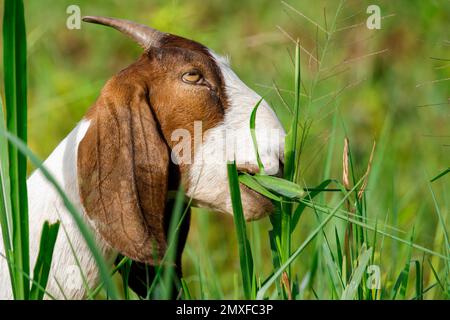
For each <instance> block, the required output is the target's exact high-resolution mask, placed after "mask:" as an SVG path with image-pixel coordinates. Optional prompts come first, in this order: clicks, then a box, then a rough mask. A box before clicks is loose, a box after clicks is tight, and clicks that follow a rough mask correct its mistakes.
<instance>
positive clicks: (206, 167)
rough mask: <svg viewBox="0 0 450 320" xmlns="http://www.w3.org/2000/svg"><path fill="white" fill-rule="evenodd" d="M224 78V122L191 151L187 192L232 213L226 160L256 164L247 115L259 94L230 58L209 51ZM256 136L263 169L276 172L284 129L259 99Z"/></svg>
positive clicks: (282, 144) (197, 199) (248, 115)
mask: <svg viewBox="0 0 450 320" xmlns="http://www.w3.org/2000/svg"><path fill="white" fill-rule="evenodd" d="M212 55H213V57H214V58H215V60H216V62H217V64H218V65H219V67H220V69H221V71H222V75H223V77H224V80H225V87H226V94H227V96H228V100H229V104H230V105H229V107H228V109H227V110H226V112H225V118H224V120H223V123H221V124H220V125H219V126H217V127H215V128H213V129H210V130H209V131H207V132H205V134H204V136H203V143H202V144H201V146H199V150H198V152H195V154H194V161H193V164H192V169H191V172H190V188H189V190H188V191H187V194H188V196H193V198H194V199H195V200H196V201H197V202H198V203H199V204H200V205H203V206H207V207H211V206H210V205H209V204H214V207H213V209H215V210H219V211H222V212H227V213H232V207H231V201H230V195H229V188H228V178H227V169H226V162H227V160H233V158H234V159H235V160H236V164H237V165H238V166H239V165H251V166H253V167H257V159H256V153H255V151H254V146H253V141H252V137H251V132H250V116H251V113H252V111H253V108H254V107H255V105H256V103H257V102H258V101H259V100H260V99H261V97H260V96H259V95H258V94H257V93H256V92H254V91H253V90H252V89H250V88H249V87H247V86H246V85H245V84H244V83H243V82H242V81H241V79H239V77H238V76H237V75H236V74H235V73H234V72H233V70H231V67H230V65H229V61H228V59H226V58H223V57H221V56H219V55H217V54H215V53H213V52H212ZM255 123H256V127H255V128H256V140H257V144H258V151H259V155H260V157H261V161H262V163H263V165H264V169H265V171H266V173H268V174H276V173H277V172H278V170H279V162H280V161H281V162H283V160H284V159H283V155H284V139H285V136H286V133H285V131H284V129H283V127H282V125H281V123H280V121H279V120H278V118H277V117H276V115H275V113H274V112H273V110H272V109H271V108H270V107H269V105H268V104H267V102H266V101H264V100H263V101H262V102H261V104H260V106H259V108H258V111H257V113H256V122H255Z"/></svg>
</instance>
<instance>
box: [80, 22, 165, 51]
mask: <svg viewBox="0 0 450 320" xmlns="http://www.w3.org/2000/svg"><path fill="white" fill-rule="evenodd" d="M83 21H85V22H91V23H97V24H102V25H104V26H108V27H113V28H114V29H116V30H119V31H120V32H122V33H123V34H125V35H127V36H128V37H130V38H131V39H133V40H134V41H136V42H137V43H138V44H139V45H140V46H141V47H142V48H144V49H145V50H147V49H149V48H150V47H157V46H158V44H159V42H160V40H161V39H162V38H163V37H164V35H165V34H164V33H162V32H161V31H158V30H155V29H153V28H150V27H147V26H145V25H143V24H139V23H135V22H132V21H129V20H124V19H116V18H107V17H97V16H85V17H83Z"/></svg>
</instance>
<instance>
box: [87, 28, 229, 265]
mask: <svg viewBox="0 0 450 320" xmlns="http://www.w3.org/2000/svg"><path fill="white" fill-rule="evenodd" d="M192 69H196V70H199V71H200V72H201V74H203V76H204V79H205V83H204V85H192V84H187V83H184V82H183V81H181V77H182V75H183V74H184V73H185V72H188V71H190V70H192ZM226 108H227V99H226V95H225V90H224V86H223V79H222V75H221V73H220V69H219V68H218V66H217V65H216V64H215V62H214V60H213V58H212V57H211V56H210V55H209V53H208V52H207V51H206V49H205V48H204V47H203V46H201V45H199V44H197V43H195V42H192V41H189V40H186V39H183V38H179V37H175V36H168V37H167V39H166V40H165V41H164V42H163V44H162V46H161V47H160V48H152V49H150V50H149V51H147V52H145V53H144V54H143V55H142V56H141V57H140V58H139V60H138V61H137V62H135V63H133V64H132V65H130V66H129V67H128V68H126V69H124V70H122V71H121V72H120V73H119V74H118V75H116V76H114V77H113V78H112V79H111V80H109V81H108V83H107V84H106V85H105V87H104V88H103V90H102V92H101V95H100V97H99V98H98V100H97V102H96V103H95V104H94V105H93V106H92V108H91V109H90V110H89V111H88V113H87V114H86V119H88V120H90V121H91V122H90V127H89V129H88V131H87V133H86V135H85V137H84V138H83V140H82V141H81V142H80V145H79V148H78V180H79V187H80V196H81V200H82V203H83V206H84V208H85V211H86V213H87V215H88V216H89V217H90V219H92V220H93V221H94V223H95V225H96V228H97V229H98V230H99V232H100V233H101V235H102V236H103V237H104V239H105V240H106V241H107V242H108V243H109V244H110V245H111V246H112V247H113V248H115V249H116V250H118V251H119V252H120V253H122V254H124V255H126V256H128V257H130V258H132V259H134V260H137V261H141V262H147V263H155V261H154V259H153V257H154V256H155V254H156V255H157V257H158V259H160V258H161V257H162V256H163V255H164V252H165V249H166V245H167V244H166V234H165V231H164V226H163V220H164V219H163V218H164V211H165V205H166V195H167V189H168V175H169V173H168V170H169V169H168V168H169V152H170V149H171V148H172V147H173V145H172V142H171V139H170V138H171V134H172V132H173V130H175V129H178V128H183V129H187V130H189V131H190V132H191V136H192V138H193V137H194V134H193V130H194V129H193V128H194V121H198V120H201V121H202V125H203V130H204V131H206V130H208V129H210V128H212V127H214V126H216V125H217V124H219V123H220V122H221V121H222V119H223V115H224V111H225V109H226ZM192 142H194V141H192ZM188 170H189V168H188V165H182V166H181V167H180V172H181V180H182V181H181V182H182V183H183V184H184V185H185V190H186V189H187V185H186V181H187V179H186V178H187V174H188Z"/></svg>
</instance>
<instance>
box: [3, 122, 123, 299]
mask: <svg viewBox="0 0 450 320" xmlns="http://www.w3.org/2000/svg"><path fill="white" fill-rule="evenodd" d="M88 128H89V121H82V122H80V123H79V124H78V125H77V126H76V127H75V129H73V130H72V132H71V133H70V134H69V135H68V136H67V137H66V138H65V139H64V140H63V141H62V142H61V143H60V144H59V145H58V147H57V148H56V149H55V150H54V151H53V153H52V154H51V155H50V156H49V157H48V159H47V160H46V161H45V162H44V165H45V167H46V168H47V169H48V170H49V171H50V172H51V173H52V174H53V175H54V177H55V178H56V180H57V181H58V183H59V184H60V185H61V186H62V188H63V189H64V191H65V192H66V194H67V195H68V196H69V198H70V200H71V201H72V202H73V204H74V205H75V206H76V207H77V209H78V211H79V212H80V213H81V214H82V215H83V217H84V218H85V221H86V222H88V223H89V221H88V219H87V217H86V216H85V214H84V210H83V208H82V205H81V202H80V197H79V193H78V184H77V166H76V161H77V150H78V144H79V142H80V141H81V140H82V138H83V137H84V135H85V134H86V131H87V129H88ZM27 186H28V205H29V221H30V261H31V269H30V270H31V272H32V270H33V268H34V265H35V262H36V258H37V254H38V250H39V241H40V236H41V229H42V225H43V223H44V221H46V220H47V221H49V222H50V223H52V222H55V221H57V220H59V221H60V222H61V226H60V230H59V234H58V239H57V242H56V245H55V250H54V253H53V262H52V267H51V270H50V275H49V281H48V285H47V291H48V293H49V294H50V295H51V296H53V297H54V298H57V299H65V298H67V299H82V298H84V297H85V294H86V288H85V286H84V284H83V278H82V276H81V274H80V270H79V268H78V263H79V265H80V266H81V269H82V270H83V274H84V276H85V279H86V283H87V285H88V286H89V287H90V288H93V287H94V286H96V285H97V284H98V281H99V280H98V279H99V275H98V271H97V268H96V264H95V261H94V260H93V257H92V255H91V254H90V251H89V249H88V247H87V245H86V243H85V241H84V239H83V237H82V235H81V234H80V233H79V231H78V227H77V226H76V224H75V223H74V221H73V219H72V217H71V215H70V213H69V212H68V211H67V210H66V209H65V207H64V204H63V203H62V201H61V199H60V197H59V196H58V194H57V193H56V191H55V189H54V188H53V186H52V185H51V184H49V182H47V180H46V179H45V177H44V176H43V175H42V173H41V172H40V171H39V170H36V171H35V172H34V173H33V174H32V175H31V176H30V178H29V179H28V180H27ZM66 233H67V235H68V236H69V237H67V236H66ZM96 238H97V239H96V240H97V241H96V242H97V245H98V247H99V249H100V250H101V251H102V253H103V254H104V257H105V258H106V259H108V260H110V261H111V260H112V259H113V258H114V257H115V253H114V251H113V250H112V249H111V248H110V247H109V246H108V245H107V244H106V243H105V242H104V241H103V240H102V239H101V238H100V237H99V236H97V237H96ZM0 239H1V234H0ZM69 240H70V241H69ZM71 246H72V248H73V251H72V248H71ZM0 252H1V253H2V254H4V251H3V241H0ZM73 252H75V253H76V258H75V255H74V254H73ZM76 259H78V263H77V260H76ZM59 285H60V286H61V288H62V290H63V292H62V291H61V290H60V288H59ZM11 298H12V293H11V288H10V278H9V272H8V267H7V264H6V261H5V259H4V258H3V257H0V299H11ZM46 298H50V297H49V296H46Z"/></svg>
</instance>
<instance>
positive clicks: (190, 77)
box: [182, 70, 203, 84]
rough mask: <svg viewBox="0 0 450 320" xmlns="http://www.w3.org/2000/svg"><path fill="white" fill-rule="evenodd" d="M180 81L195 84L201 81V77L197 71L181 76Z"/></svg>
mask: <svg viewBox="0 0 450 320" xmlns="http://www.w3.org/2000/svg"><path fill="white" fill-rule="evenodd" d="M182 79H183V81H184V82H186V83H191V84H195V83H198V82H200V80H202V79H203V77H202V75H201V74H200V73H199V72H198V71H195V70H194V71H189V72H186V73H185V74H183V76H182Z"/></svg>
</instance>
